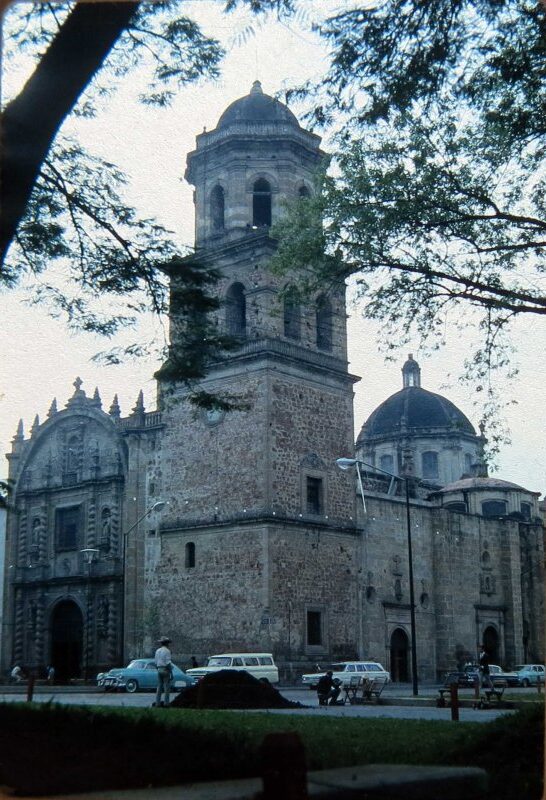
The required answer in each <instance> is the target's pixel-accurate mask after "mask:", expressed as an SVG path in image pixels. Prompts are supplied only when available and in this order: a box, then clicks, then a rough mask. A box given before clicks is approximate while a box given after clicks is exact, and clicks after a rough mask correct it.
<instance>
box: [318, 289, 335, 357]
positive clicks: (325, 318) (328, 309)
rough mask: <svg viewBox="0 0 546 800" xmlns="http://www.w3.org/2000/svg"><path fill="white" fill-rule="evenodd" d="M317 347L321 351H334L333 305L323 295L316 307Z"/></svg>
mask: <svg viewBox="0 0 546 800" xmlns="http://www.w3.org/2000/svg"><path fill="white" fill-rule="evenodd" d="M315 316H316V326H317V333H316V336H317V347H318V349H319V350H327V351H330V350H331V349H332V305H331V303H330V301H329V300H328V298H327V297H326V296H325V295H323V294H321V295H320V297H318V298H317V305H316V312H315Z"/></svg>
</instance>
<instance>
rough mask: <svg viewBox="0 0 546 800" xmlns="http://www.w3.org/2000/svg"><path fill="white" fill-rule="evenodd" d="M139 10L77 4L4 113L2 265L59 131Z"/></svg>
mask: <svg viewBox="0 0 546 800" xmlns="http://www.w3.org/2000/svg"><path fill="white" fill-rule="evenodd" d="M138 6H139V3H138V2H121V3H109V2H104V3H103V2H98V3H95V2H89V3H87V2H83V3H77V4H76V6H75V8H74V10H73V11H72V12H71V14H70V15H69V17H68V18H67V19H66V21H65V22H64V24H63V25H62V26H61V28H60V29H59V32H58V34H57V35H56V36H55V39H54V40H53V42H52V43H51V45H50V46H49V48H48V49H47V51H46V52H45V54H44V56H43V57H42V59H41V60H40V62H39V63H38V65H37V67H36V69H35V71H34V73H33V74H32V76H31V77H30V79H29V80H28V81H27V83H26V85H25V86H24V88H23V90H22V91H21V92H20V94H19V95H18V96H17V97H16V98H15V99H14V100H13V101H12V102H11V103H9V105H8V106H7V107H6V109H5V111H4V113H3V114H2V121H1V122H2V130H1V158H2V160H1V185H0V209H1V215H2V216H1V221H0V266H1V265H2V264H3V263H4V259H5V256H6V253H7V251H8V248H9V246H10V244H11V241H12V240H13V238H14V236H15V233H16V230H17V226H18V225H19V223H20V221H21V219H22V218H23V216H24V214H25V210H26V207H27V204H28V200H29V198H30V195H31V192H32V189H33V187H34V184H35V182H36V178H37V177H38V174H39V171H40V167H41V165H42V162H43V160H44V158H45V157H46V155H47V152H48V150H49V148H50V146H51V143H52V141H53V139H54V137H55V135H56V133H57V131H58V129H59V128H60V126H61V125H62V123H63V121H64V119H65V117H66V116H67V115H68V114H69V113H70V111H71V110H72V108H73V106H74V105H75V103H76V102H77V100H78V99H79V97H80V95H81V94H82V92H83V91H84V90H85V88H86V86H87V85H88V84H89V82H90V81H91V80H92V78H93V77H94V75H95V74H96V73H97V72H98V70H99V69H100V68H101V66H102V64H103V62H104V60H105V59H106V57H107V56H108V53H109V52H110V50H111V49H112V47H113V46H114V45H115V43H116V41H117V40H118V38H119V37H120V35H121V34H122V32H123V31H124V30H125V29H126V27H127V25H128V24H129V22H130V20H131V18H132V17H133V15H134V14H135V13H136V11H137V9H138Z"/></svg>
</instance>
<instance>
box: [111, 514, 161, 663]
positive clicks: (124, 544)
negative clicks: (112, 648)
mask: <svg viewBox="0 0 546 800" xmlns="http://www.w3.org/2000/svg"><path fill="white" fill-rule="evenodd" d="M166 505H167V501H166V500H156V502H155V503H154V504H153V505H151V506H150V507H149V508H147V509H146V511H145V512H144V514H142V516H140V517H139V518H138V519H137V521H136V522H133V524H132V525H131V527H130V528H127V530H126V531H124V532H123V540H122V552H121V570H122V585H121V593H122V594H121V597H122V615H121V662H122V664H123V665H124V664H125V616H126V611H127V609H126V604H125V572H126V560H127V537H128V536H129V534H130V533H131V532H132V531H134V530H135V528H138V526H139V525H140V523H141V522H142V520H144V519H146V517H147V516H149V514H153V513H154V511H161V509H162V508H164V507H165V506H166ZM135 575H136V555H135ZM135 615H136V577H135Z"/></svg>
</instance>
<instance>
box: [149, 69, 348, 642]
mask: <svg viewBox="0 0 546 800" xmlns="http://www.w3.org/2000/svg"><path fill="white" fill-rule="evenodd" d="M324 157H325V154H324V153H323V152H322V151H321V149H320V138H319V137H318V136H316V135H315V134H313V133H310V132H309V131H306V130H304V129H303V128H302V127H300V125H299V123H298V121H297V119H296V117H295V116H294V114H293V113H292V112H291V111H290V110H289V109H288V108H287V107H286V106H285V105H283V104H282V103H280V102H279V101H278V100H276V99H274V98H273V97H270V96H268V95H266V94H264V92H263V91H262V87H261V85H260V83H259V82H258V81H256V82H255V83H254V84H253V86H252V89H251V91H250V93H249V94H248V95H246V96H245V97H242V98H240V99H239V100H236V101H235V102H234V103H232V104H231V105H230V106H228V108H227V109H226V110H225V111H224V113H223V114H222V116H221V117H220V119H219V121H218V124H217V126H216V128H215V129H214V130H212V131H210V132H203V133H202V134H200V135H198V136H197V142H196V148H195V150H193V151H192V152H191V153H189V154H188V157H187V170H186V179H187V180H188V182H189V183H191V184H192V185H193V186H194V187H195V192H194V202H195V238H196V252H195V255H193V256H190V257H189V258H188V259H184V260H181V261H180V262H178V265H177V266H175V267H174V268H173V269H172V272H171V275H172V280H173V282H174V284H176V280H177V271H178V270H180V271H183V270H184V268H185V265H187V264H191V263H192V261H194V260H195V262H196V263H197V262H198V263H199V264H200V265H204V266H210V267H211V268H214V269H216V270H219V271H220V273H221V275H222V278H221V280H220V282H219V284H218V287H217V291H218V292H219V296H220V299H221V307H220V310H219V312H218V313H217V320H216V322H217V324H218V326H219V327H220V328H221V329H224V330H225V331H226V332H228V333H230V334H231V335H233V336H236V337H238V339H239V341H240V346H239V347H238V349H237V350H236V351H235V352H232V353H230V354H228V355H226V357H225V358H224V359H223V360H222V361H221V362H219V363H216V364H213V365H212V366H211V368H210V370H209V373H208V375H207V378H206V379H205V380H204V381H203V388H205V389H206V390H207V391H210V392H213V393H219V394H221V393H225V392H228V393H230V394H231V395H235V396H237V398H238V399H239V402H240V404H241V410H237V411H230V412H228V413H222V412H218V411H214V412H208V413H205V412H203V411H197V410H196V409H195V408H193V407H191V406H190V404H189V403H187V402H186V401H185V400H184V394H183V391H182V389H180V388H179V387H176V386H172V385H171V386H170V389H171V391H170V392H164V393H163V394H164V397H165V398H166V400H165V411H164V421H165V423H166V430H165V435H164V439H163V445H162V448H163V465H164V466H163V481H164V485H163V497H165V499H168V501H169V506H168V515H167V514H164V525H163V527H164V531H163V534H162V553H163V559H165V558H166V559H167V560H163V562H162V563H163V564H165V565H166V564H167V563H169V562H168V558H171V562H170V563H172V564H174V563H175V562H176V564H177V565H178V566H177V568H178V569H181V571H182V583H183V585H186V583H187V587H188V588H189V587H190V586H192V584H193V582H194V581H195V580H197V575H198V574H200V575H201V578H200V582H199V586H200V589H199V591H200V592H201V593H202V592H208V591H209V590H210V592H212V593H213V594H214V596H215V604H216V610H215V611H214V612H213V613H212V618H211V619H210V620H208V622H207V624H206V625H205V627H203V620H202V619H200V620H199V621H197V622H196V625H194V634H195V631H196V630H198V631H200V635H201V637H202V644H203V647H202V648H199V646H198V642H196V641H195V642H194V643H193V645H192V646H193V649H195V650H196V651H198V652H200V651H202V650H208V652H212V650H216V651H218V650H217V648H218V646H219V642H220V641H222V642H223V643H224V646H225V647H228V646H229V647H235V646H238V647H241V646H243V645H244V646H245V647H246V648H247V649H248V646H249V633H248V630H249V628H248V626H250V627H252V624H254V623H253V622H251V620H256V619H257V618H258V617H260V615H261V617H260V618H264V619H265V618H270V613H272V609H273V608H275V607H276V606H277V605H278V604H281V605H282V609H283V610H282V614H281V612H280V610H278V611H277V615H276V617H275V619H278V621H279V630H278V631H274V630H273V629H272V628H271V626H269V627H268V629H267V631H266V632H264V631H262V630H261V629H260V627H259V626H258V629H257V630H255V631H254V632H253V634H252V637H253V638H252V641H253V644H254V647H258V646H261V647H262V648H263V647H264V646H266V645H268V647H267V649H271V647H273V646H274V645H275V646H277V645H278V647H279V648H280V649H283V648H284V649H285V650H286V649H289V650H291V651H293V650H294V648H296V650H297V651H298V652H300V651H301V652H303V650H305V641H306V635H307V634H306V633H305V631H306V627H305V626H306V624H307V621H306V620H307V617H306V612H305V610H304V609H305V608H306V607H307V605H309V604H310V606H313V608H315V609H318V607H319V606H320V608H323V606H324V603H325V602H326V595H327V594H328V592H329V591H331V587H332V586H333V585H334V583H335V581H334V582H332V581H330V582H329V585H330V589H328V591H326V594H325V593H324V592H323V588H324V587H323V586H322V585H319V583H317V575H318V573H319V572H320V571H321V570H322V569H323V566H324V565H322V566H321V565H319V563H314V561H313V559H312V558H311V556H313V550H311V549H309V548H310V547H311V542H313V543H314V544H316V542H317V537H318V538H319V539H320V537H321V536H322V537H323V542H324V543H326V542H329V544H328V547H330V546H333V542H334V540H335V539H336V537H337V538H339V537H341V538H342V539H348V540H350V541H351V542H352V541H353V540H354V539H355V537H356V531H355V493H354V484H353V482H352V479H351V477H350V476H347V475H346V474H344V473H342V472H341V471H340V470H338V469H336V464H335V461H336V458H338V457H339V456H340V455H347V454H349V453H352V451H353V447H354V434H353V409H352V402H353V384H354V382H355V380H357V379H356V378H354V377H353V376H351V375H350V374H349V373H348V368H347V367H348V365H347V345H346V311H345V292H344V287H339V288H338V289H337V291H334V292H331V291H330V292H329V291H319V292H317V293H316V294H315V295H314V296H312V297H308V298H305V302H303V301H302V300H301V299H300V298H298V297H297V296H295V295H292V294H291V293H290V292H289V291H288V292H287V291H286V285H287V278H285V277H284V278H280V277H279V276H278V275H274V274H273V273H271V271H270V270H269V269H268V263H269V260H270V258H271V256H272V254H273V253H274V252H275V248H276V242H275V240H274V239H273V238H272V237H271V236H270V234H269V230H270V225H271V224H273V223H274V222H275V221H277V220H278V219H279V217H280V216H281V215H282V213H283V202H284V201H285V200H289V199H292V198H298V197H301V198H302V201H304V200H305V198H306V197H308V196H309V195H311V194H312V193H313V191H314V176H315V174H316V171H317V168H318V166H319V164H320V162H321V160H322V159H323V158H324ZM171 336H172V338H173V339H174V341H175V342H176V324H175V323H172V326H171ZM190 545H191V547H189V551H188V550H187V547H188V546H190ZM287 548H288V549H290V548H295V550H294V553H293V555H292V556H290V557H289V558H288V560H287V556H286V553H287ZM323 550H324V546H323ZM296 551H297V552H298V553H299V555H296ZM187 552H191V553H192V557H191V558H190V559H189V562H188V563H195V566H194V567H192V568H187V567H186V568H184V566H183V565H184V564H186V563H187V559H186V558H185V554H187ZM324 552H325V551H324ZM344 552H348V550H347V551H345V550H344ZM200 553H201V559H205V561H203V560H201V561H200V560H199V554H200ZM167 554H169V555H167ZM283 554H284V555H283ZM315 555H316V554H315ZM193 559H195V562H194V560H193ZM211 559H212V562H214V564H215V567H214V570H213V571H214V574H215V576H216V577H215V579H212V578H211V577H210V575H206V573H207V570H206V568H205V563H209V564H210V563H211ZM298 559H299V562H300V563H299V566H298V567H296V560H298ZM315 561H316V559H315ZM302 562H303V563H302ZM332 564H333V566H332V570H333V571H334V572H335V571H336V570H337V569H338V566H337V565H336V564H335V561H333V562H332ZM198 565H200V566H199V568H198ZM199 570H202V572H201V573H200V572H199ZM301 570H303V571H304V572H305V571H308V575H307V578H306V579H305V584H306V586H307V588H306V590H305V593H304V594H305V598H302V597H298V595H299V591H297V590H296V589H295V588H294V587H296V586H299V585H300V583H299V577H298V573H300V575H301ZM179 574H180V573H179ZM345 574H346V573H345ZM215 580H218V581H220V583H219V585H216V586H215V588H214V589H213V588H212V587H213V585H214V584H215ZM341 580H343V579H341ZM203 581H204V583H203ZM227 586H232V587H233V586H237V594H240V595H241V596H240V598H239V599H240V601H241V602H240V603H239V606H241V605H242V606H243V607H244V611H242V610H241V607H239V609H238V610H235V609H232V608H231V607H230V608H229V611H228V610H227V607H226V604H228V603H227V599H226V592H227V594H229V593H230V592H231V591H233V588H232V589H230V590H228V589H227V588H226V587H227ZM289 586H291V587H292V589H288V588H287V587H289ZM340 586H341V584H340ZM205 587H207V588H205ZM243 587H244V588H243ZM190 591H191V592H192V595H193V596H194V597H195V594H196V592H197V587H196V586H192V588H191V589H190ZM287 592H288V593H289V594H290V597H289V598H287ZM343 593H344V590H343V589H341V588H339V587H338V592H337V597H335V599H334V598H333V602H334V604H336V603H337V604H339V602H340V597H341V595H343ZM333 594H336V592H333ZM345 599H346V601H347V602H348V603H349V605H351V602H352V601H350V600H348V599H347V598H345ZM287 603H290V604H291V605H290V607H291V609H292V610H291V611H290V612H288V611H287V608H288V605H287ZM302 603H303V605H302ZM306 604H307V605H306ZM228 605H229V604H228ZM353 605H354V603H353ZM219 606H221V608H222V611H220V608H219ZM296 607H298V608H299V611H300V613H299V614H298V625H297V626H296V623H295V621H294V623H291V633H290V636H288V634H287V632H286V629H285V628H284V627H283V626H282V624H281V617H285V615H286V614H287V613H290V614H292V615H293V614H295V613H296ZM266 610H267V613H266ZM209 612H210V609H209V610H207V611H206V616H207V619H208V615H209ZM204 613H205V612H204ZM321 613H322V612H321V611H320V610H316V614H318V617H313V620H314V622H313V623H312V625H314V633H313V635H312V636H311V638H312V639H313V637H315V639H316V640H317V641H318V640H320V641H321V642H322V644H321V645H320V647H321V648H322V650H320V651H317V652H318V654H320V653H321V652H326V650H324V648H325V647H326V649H328V647H327V646H326V645H325V644H324V642H325V641H326V640H325V638H324V637H325V636H326V632H325V631H322V628H320V625H325V624H326V623H325V621H324V619H325V618H324V617H320V614H321ZM340 613H341V612H340ZM231 614H233V618H232V619H231V621H230V624H227V622H226V620H227V617H231ZM245 615H246V616H245ZM319 618H320V619H321V620H322V621H321V622H320V624H319V623H317V619H319ZM291 619H295V618H294V617H293V616H292V617H291ZM343 619H344V621H345V623H344V624H347V614H346V609H345V611H344V612H343ZM285 622H286V620H285ZM352 622H353V624H354V620H353V621H352ZM317 624H319V628H320V630H319V628H317ZM321 631H322V632H321ZM265 633H267V636H268V637H270V638H269V641H263V636H264V635H265ZM181 635H185V634H182V632H181ZM287 636H288V638H289V639H290V641H288V640H287V638H286V637H287ZM352 636H353V637H354V633H353V634H352ZM350 638H351V635H349V634H348V633H347V634H343V641H345V642H347V641H349V639H350Z"/></svg>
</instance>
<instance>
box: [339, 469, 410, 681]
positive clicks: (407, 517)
mask: <svg viewBox="0 0 546 800" xmlns="http://www.w3.org/2000/svg"><path fill="white" fill-rule="evenodd" d="M336 464H337V465H338V467H339V468H340V469H343V470H347V469H351V468H352V467H355V468H356V474H357V477H358V485H359V487H360V492H361V494H362V505H363V506H364V513H366V501H365V499H364V486H363V484H362V475H361V473H360V467H361V466H363V467H370V468H371V469H373V470H374V471H375V472H382V473H383V474H384V475H389V477H390V478H391V479H396V480H401V481H404V484H405V496H406V529H407V535H408V577H409V591H410V627H411V679H412V687H413V696H414V697H417V695H418V694H419V688H418V680H417V637H416V633H415V592H414V588H413V552H412V546H411V514H410V496H409V481H408V478H407V477H406V476H400V475H394V473H392V472H387V470H385V469H380V468H379V467H374V465H373V464H367V463H366V462H365V461H360V460H359V459H357V458H338V459H337V460H336Z"/></svg>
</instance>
